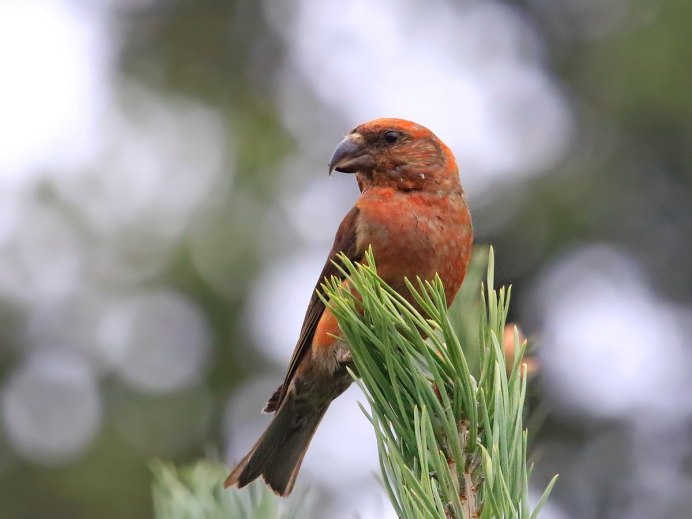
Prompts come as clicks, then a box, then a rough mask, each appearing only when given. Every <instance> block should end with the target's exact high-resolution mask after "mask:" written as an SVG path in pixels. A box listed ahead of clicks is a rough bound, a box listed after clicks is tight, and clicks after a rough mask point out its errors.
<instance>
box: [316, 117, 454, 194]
mask: <svg viewBox="0 0 692 519" xmlns="http://www.w3.org/2000/svg"><path fill="white" fill-rule="evenodd" d="M333 171H340V172H342V173H356V175H357V177H358V183H359V185H360V186H361V189H364V188H367V187H369V186H371V185H387V186H392V187H395V188H397V189H401V190H407V191H408V190H429V191H445V190H447V189H452V188H455V187H457V186H458V185H459V171H458V168H457V164H456V160H455V159H454V155H453V154H452V152H451V151H450V149H449V148H448V147H447V146H446V145H445V144H444V143H443V142H442V141H441V140H440V139H438V138H437V136H435V134H434V133H432V132H431V131H430V130H428V129H427V128H425V127H423V126H421V125H419V124H416V123H413V122H410V121H405V120H403V119H375V120H374V121H370V122H367V123H365V124H361V125H359V126H357V127H356V128H354V129H353V130H351V131H350V132H349V133H348V134H347V135H346V137H345V138H344V140H342V141H341V143H339V145H338V146H337V147H336V150H334V154H333V155H332V159H331V161H330V162H329V173H330V174H331V173H332V172H333Z"/></svg>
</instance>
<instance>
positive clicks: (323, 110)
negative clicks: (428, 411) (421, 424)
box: [0, 0, 692, 519]
mask: <svg viewBox="0 0 692 519" xmlns="http://www.w3.org/2000/svg"><path fill="white" fill-rule="evenodd" d="M691 30H692V3H690V2H687V1H685V0H525V1H509V0H507V1H505V2H501V1H496V0H483V1H480V0H477V1H453V0H447V1H444V0H441V1H438V2H429V1H425V0H405V1H394V0H383V1H378V2H368V1H365V0H354V1H352V2H337V1H335V0H323V1H318V0H290V1H284V2H272V1H270V0H264V1H263V2H262V1H256V0H224V1H215V0H196V1H192V0H186V1H183V0H178V1H176V0H117V1H114V0H110V1H109V0H96V1H84V0H52V1H49V0H46V1H42V0H2V1H1V2H0V510H1V511H0V516H2V517H3V518H28V517H32V518H33V517H51V518H93V517H98V518H103V519H110V518H122V517H150V516H151V514H152V508H151V507H152V505H151V497H150V484H151V473H150V470H149V468H148V462H149V461H150V460H151V459H153V458H156V457H159V458H163V459H166V460H171V461H175V462H178V463H184V462H189V461H192V460H195V459H198V458H200V457H202V456H204V454H205V452H208V451H216V452H218V453H219V455H220V456H221V457H222V458H223V459H224V460H226V461H227V462H229V463H230V462H231V461H232V460H235V459H238V457H239V456H240V455H242V454H243V452H244V451H245V450H246V449H247V448H248V447H249V446H250V445H251V443H252V442H253V441H254V440H255V437H256V435H257V434H258V433H259V432H260V431H261V430H262V428H263V427H264V426H265V425H266V423H267V421H268V417H266V416H264V415H261V414H260V413H259V411H260V409H261V406H262V404H263V403H264V401H265V400H266V398H267V397H268V396H269V395H270V394H271V392H272V391H273V390H274V389H275V387H276V386H277V385H278V383H279V382H280V381H281V379H282V377H283V375H284V369H285V366H286V362H287V359H288V358H289V356H290V353H291V351H292V349H293V346H294V341H295V340H296V337H297V334H298V330H299V327H300V323H301V320H302V316H303V312H304V309H305V305H306V303H307V301H308V299H309V297H310V293H311V290H312V288H313V286H314V283H315V280H316V276H317V274H318V273H319V271H320V269H321V267H322V264H323V261H324V259H325V257H326V254H327V251H328V250H329V248H330V246H331V241H332V239H333V236H334V232H335V230H336V228H337V225H338V223H339V221H340V219H341V217H342V216H343V214H344V213H345V212H346V211H347V210H348V209H349V208H350V206H351V205H352V203H353V201H354V200H355V198H356V195H357V189H356V186H355V182H354V181H353V178H352V177H350V176H348V175H335V176H334V177H333V178H331V179H329V178H328V177H327V168H326V164H327V161H328V160H329V157H330V155H331V152H332V150H333V148H334V146H335V145H336V144H337V143H338V142H339V140H340V139H341V137H342V135H343V134H344V133H346V132H347V131H348V130H349V129H350V128H352V127H353V126H355V125H356V124H358V123H361V122H364V121H367V120H369V119H372V118H375V117H381V116H396V117H403V118H408V119H413V120H415V121H416V122H419V123H421V124H424V125H426V126H428V127H429V128H431V129H432V130H433V131H434V132H435V133H437V134H438V135H439V136H440V137H441V138H442V139H443V140H444V141H445V142H446V143H447V144H449V145H450V147H451V148H452V149H453V150H454V152H455V153H456V155H457V158H458V160H459V163H460V166H461V178H462V182H463V184H464V186H465V188H466V191H467V193H468V197H469V201H470V205H471V209H472V212H473V216H474V223H475V228H476V234H477V242H478V243H486V244H493V245H495V247H496V257H497V275H498V278H499V280H500V281H501V282H503V283H512V284H513V286H514V292H513V293H514V299H513V305H512V310H511V318H512V319H513V320H516V321H518V322H520V323H521V324H522V326H523V328H524V330H525V331H526V332H527V333H528V334H529V335H531V336H534V337H537V338H538V351H539V356H540V360H541V364H542V376H541V378H540V380H539V382H538V388H537V397H536V398H537V399H538V400H539V401H540V405H541V407H542V408H544V409H547V417H546V419H545V421H544V424H543V427H542V428H541V429H540V431H539V433H538V434H537V436H536V437H535V438H534V440H533V445H534V449H535V454H536V461H537V462H538V467H537V469H536V472H535V475H534V477H535V480H536V488H541V487H542V486H543V485H544V484H545V483H546V482H547V480H548V478H549V477H550V476H551V475H552V474H554V473H556V472H559V473H560V474H561V477H560V480H559V482H558V484H557V486H556V488H555V491H554V492H553V495H552V497H551V500H550V504H549V506H548V509H547V510H546V511H545V513H544V514H543V515H542V517H545V518H546V519H556V518H557V519H562V518H586V519H589V518H618V519H620V518H633V519H638V518H642V519H650V518H653V517H666V518H689V517H690V515H691V514H692V512H691V510H692V429H691V428H690V425H691V424H692V398H691V395H692V349H691V346H690V336H691V334H692V306H691V305H692V289H691V288H690V287H692V261H691V253H692V240H691V238H692V152H691V151H690V150H691V149H692V67H690V59H689V56H690V55H689V52H690V37H689V34H690V31H691ZM358 398H359V397H358V393H357V392H356V391H355V390H354V389H352V390H349V392H348V393H347V394H346V395H344V396H343V397H342V398H341V399H339V400H338V401H337V402H336V403H335V404H334V406H333V408H332V410H331V411H330V413H328V415H327V417H326V419H325V421H324V423H323V425H322V426H321V428H320V430H319V432H318V433H317V436H316V438H315V441H314V443H313V445H312V447H311V449H310V451H309V452H308V455H307V458H306V460H305V464H304V468H303V471H302V474H301V477H300V478H299V481H298V485H297V492H298V493H301V492H305V491H306V490H307V489H310V492H311V494H313V495H314V496H315V498H316V499H317V500H318V501H319V502H320V506H319V508H318V509H319V510H320V512H319V513H318V514H317V516H316V517H317V518H318V519H319V518H322V517H325V518H326V517H330V518H337V519H338V518H353V517H361V518H364V519H367V518H383V517H387V518H389V517H393V515H392V512H391V509H390V507H389V505H388V503H387V500H386V497H385V495H384V492H383V490H382V488H381V486H380V484H379V483H378V479H377V473H378V465H377V457H376V447H375V441H374V436H373V434H372V432H371V431H370V428H369V425H368V424H367V422H366V421H365V419H364V418H363V417H362V415H361V413H360V411H359V410H358V408H357V405H356V401H357V400H358ZM346 438H347V439H348V441H345V439H346ZM337 444H338V448H335V445H337Z"/></svg>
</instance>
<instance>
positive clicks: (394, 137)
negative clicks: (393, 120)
mask: <svg viewBox="0 0 692 519" xmlns="http://www.w3.org/2000/svg"><path fill="white" fill-rule="evenodd" d="M384 140H385V142H386V143H387V144H394V143H395V142H396V141H398V140H399V134H398V133H397V132H395V131H394V130H389V131H386V132H384Z"/></svg>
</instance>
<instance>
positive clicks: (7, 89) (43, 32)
mask: <svg viewBox="0 0 692 519" xmlns="http://www.w3.org/2000/svg"><path fill="white" fill-rule="evenodd" d="M95 14H97V12H96V11H94V12H91V11H88V10H86V9H83V8H82V7H80V4H79V3H78V2H60V1H57V2H44V1H40V0H4V1H3V2H0V63H1V64H2V72H1V74H2V79H1V82H0V114H2V117H0V139H1V144H2V145H0V189H2V188H7V187H14V188H18V187H22V185H23V184H24V183H25V182H27V181H30V180H31V179H33V178H35V177H36V176H40V175H41V174H43V173H44V172H43V171H42V168H50V166H52V165H53V164H54V163H55V162H60V163H63V164H66V163H71V164H75V163H79V162H81V161H83V160H85V158H86V157H88V155H89V153H90V151H91V150H92V149H93V146H94V143H95V139H97V135H98V128H97V125H96V121H97V118H98V116H99V114H100V113H101V111H102V109H103V106H104V103H105V101H106V99H107V95H108V88H107V85H108V81H107V79H108V70H109V68H110V55H111V51H112V49H111V47H110V46H109V44H110V41H109V39H108V38H107V37H106V36H107V31H106V30H105V29H104V25H103V21H102V20H99V19H98V18H97V17H96V16H95Z"/></svg>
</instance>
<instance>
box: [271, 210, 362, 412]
mask: <svg viewBox="0 0 692 519" xmlns="http://www.w3.org/2000/svg"><path fill="white" fill-rule="evenodd" d="M359 212H360V211H359V209H358V207H355V206H354V207H353V209H351V210H350V211H349V212H348V214H347V215H346V216H345V217H344V219H343V220H342V222H341V225H339V229H338V230H337V232H336V237H335V238H334V245H333V246H332V250H331V251H330V252H329V257H328V258H327V263H326V264H325V265H324V268H323V269H322V273H321V274H320V277H319V278H318V281H317V286H316V287H315V290H314V291H313V293H312V297H311V298H310V303H309V304H308V309H307V312H305V319H304V320H303V327H302V328H301V330H300V336H299V337H298V344H296V347H295V350H293V357H292V358H291V362H290V364H289V365H288V372H287V373H286V378H285V379H284V382H283V384H281V385H280V386H279V388H278V389H277V390H276V391H275V392H274V394H273V395H272V396H271V398H270V399H269V401H268V402H267V405H266V406H265V407H264V411H265V412H266V413H271V412H274V411H276V410H277V409H278V408H279V406H280V405H281V402H282V401H283V399H284V397H285V396H286V391H287V390H288V386H289V384H290V382H291V379H292V378H293V375H295V372H296V369H298V365H299V364H300V361H301V360H303V357H305V354H306V353H307V352H308V351H309V350H310V346H311V345H312V339H313V337H314V335H315V329H316V328H317V323H319V321H320V318H321V317H322V314H323V313H324V308H325V307H324V303H323V302H322V300H321V299H320V298H319V296H318V295H317V294H318V291H321V290H322V287H321V285H322V283H324V281H325V278H326V279H330V278H331V277H332V276H335V277H337V278H339V279H343V277H344V276H343V274H342V273H341V272H340V271H339V270H338V269H337V268H336V267H335V266H334V264H333V263H332V262H333V261H334V260H336V257H337V255H338V254H339V253H344V254H345V255H346V256H347V257H348V259H350V260H351V261H354V262H355V261H360V260H361V259H362V258H363V251H361V250H358V247H357V245H356V228H357V224H358V213H359Z"/></svg>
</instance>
